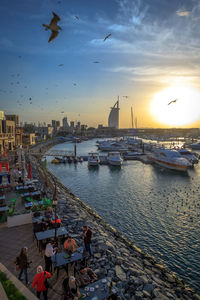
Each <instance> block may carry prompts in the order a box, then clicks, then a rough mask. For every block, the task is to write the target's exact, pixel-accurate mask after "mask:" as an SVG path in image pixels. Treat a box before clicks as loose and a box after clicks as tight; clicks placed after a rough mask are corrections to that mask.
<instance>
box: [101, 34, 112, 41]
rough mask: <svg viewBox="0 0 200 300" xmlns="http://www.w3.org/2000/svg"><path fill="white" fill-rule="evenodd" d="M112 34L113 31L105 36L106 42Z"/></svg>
mask: <svg viewBox="0 0 200 300" xmlns="http://www.w3.org/2000/svg"><path fill="white" fill-rule="evenodd" d="M110 36H111V33H109V34H108V35H107V36H106V37H105V38H104V40H103V41H104V42H105V41H106V40H107V39H108V38H109V37H110Z"/></svg>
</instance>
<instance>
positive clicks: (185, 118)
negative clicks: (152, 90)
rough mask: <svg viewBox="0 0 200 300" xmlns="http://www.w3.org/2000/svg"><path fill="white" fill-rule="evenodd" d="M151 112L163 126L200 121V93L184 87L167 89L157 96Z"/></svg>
mask: <svg viewBox="0 0 200 300" xmlns="http://www.w3.org/2000/svg"><path fill="white" fill-rule="evenodd" d="M170 102H171V103H170ZM150 110H151V114H152V115H153V116H154V118H155V119H156V120H157V121H159V122H160V123H162V124H166V125H170V126H184V125H189V124H191V123H193V122H195V121H197V120H198V119H200V91H198V90H196V89H194V88H192V87H184V86H182V87H180V86H178V87H170V88H167V89H165V90H163V91H161V92H159V93H157V94H155V96H154V98H153V100H152V102H151V107H150Z"/></svg>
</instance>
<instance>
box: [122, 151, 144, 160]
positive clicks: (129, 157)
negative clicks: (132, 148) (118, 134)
mask: <svg viewBox="0 0 200 300" xmlns="http://www.w3.org/2000/svg"><path fill="white" fill-rule="evenodd" d="M141 155H143V153H142V152H126V153H124V154H123V159H124V160H134V159H138V158H140V156H141Z"/></svg>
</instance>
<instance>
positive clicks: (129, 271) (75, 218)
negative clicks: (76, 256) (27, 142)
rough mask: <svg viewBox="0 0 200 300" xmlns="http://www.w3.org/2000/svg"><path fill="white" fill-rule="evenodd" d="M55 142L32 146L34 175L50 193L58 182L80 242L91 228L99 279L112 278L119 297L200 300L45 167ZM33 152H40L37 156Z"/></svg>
mask: <svg viewBox="0 0 200 300" xmlns="http://www.w3.org/2000/svg"><path fill="white" fill-rule="evenodd" d="M54 144H56V142H53V141H50V142H48V143H43V144H38V145H36V146H35V147H33V148H31V153H29V152H27V155H28V158H29V160H30V161H31V163H32V165H33V169H35V171H34V176H35V177H38V178H39V179H42V182H41V184H45V185H46V191H47V193H49V195H51V196H52V191H53V189H54V186H55V182H56V187H57V196H58V214H59V216H60V217H61V219H62V221H63V224H64V226H65V227H66V229H67V230H68V232H69V234H70V235H71V236H72V237H73V238H74V239H75V240H76V241H77V242H78V243H79V244H81V242H82V238H81V233H82V226H83V225H88V226H89V227H91V228H92V231H93V238H92V251H93V253H94V257H93V258H92V259H89V260H88V263H89V264H90V265H91V267H92V269H93V270H94V271H95V272H96V274H97V275H98V277H99V278H103V277H105V276H106V277H108V278H110V279H111V280H112V282H113V286H114V287H115V288H116V289H117V293H118V295H119V297H118V299H125V300H140V299H157V300H167V299H194V300H200V296H199V295H198V294H197V293H195V291H194V290H193V289H191V288H190V287H189V286H187V285H186V284H185V283H184V282H183V280H181V279H180V278H178V277H177V276H176V275H175V274H174V273H171V272H169V270H168V269H167V268H166V267H165V266H163V265H160V264H159V263H157V262H156V260H155V259H154V258H153V257H151V256H150V255H148V254H146V253H144V252H143V251H141V250H140V249H139V248H137V247H136V246H135V245H134V244H133V243H131V242H130V241H128V240H127V239H126V238H125V237H124V236H123V235H122V234H120V233H119V232H118V231H117V230H116V229H114V228H113V227H112V226H110V225H109V224H108V223H106V222H105V221H104V220H103V219H102V218H101V217H100V216H99V215H98V214H96V213H95V212H94V211H93V210H92V209H91V208H90V207H88V206H87V205H86V204H85V203H83V202H82V201H81V200H80V199H79V198H78V197H76V196H75V195H74V194H73V193H72V192H71V191H70V190H69V189H67V188H66V187H65V186H64V185H63V184H62V183H61V182H60V181H59V180H58V179H57V178H56V177H55V176H54V175H53V174H51V173H50V172H49V171H48V170H47V169H45V168H44V166H43V164H42V162H41V157H42V155H44V154H45V152H46V151H47V150H48V149H49V148H51V147H52V146H53V145H54ZM34 152H35V153H38V152H39V153H40V154H41V155H39V156H38V155H34Z"/></svg>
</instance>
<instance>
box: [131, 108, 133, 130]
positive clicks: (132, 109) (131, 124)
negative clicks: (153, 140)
mask: <svg viewBox="0 0 200 300" xmlns="http://www.w3.org/2000/svg"><path fill="white" fill-rule="evenodd" d="M131 126H132V129H133V108H132V106H131Z"/></svg>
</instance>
